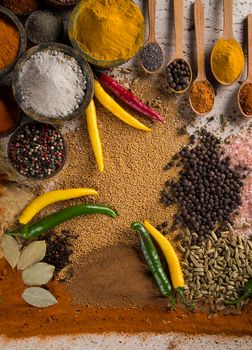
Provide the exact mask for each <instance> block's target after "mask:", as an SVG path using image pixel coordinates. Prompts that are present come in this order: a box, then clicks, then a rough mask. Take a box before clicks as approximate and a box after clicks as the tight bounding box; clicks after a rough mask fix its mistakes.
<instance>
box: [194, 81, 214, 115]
mask: <svg viewBox="0 0 252 350" xmlns="http://www.w3.org/2000/svg"><path fill="white" fill-rule="evenodd" d="M190 101H191V104H192V107H193V108H194V109H195V110H196V111H197V112H199V113H202V114H205V113H208V112H210V111H211V109H212V108H213V104H214V90H213V88H212V86H211V85H210V84H209V83H208V82H207V81H196V82H195V83H194V84H193V86H192V89H191V91H190Z"/></svg>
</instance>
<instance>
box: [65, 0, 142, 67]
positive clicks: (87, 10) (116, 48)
mask: <svg viewBox="0 0 252 350" xmlns="http://www.w3.org/2000/svg"><path fill="white" fill-rule="evenodd" d="M69 34H70V36H72V38H74V39H75V40H76V42H77V43H78V45H79V47H80V48H81V49H82V50H83V51H84V52H85V53H87V54H88V55H89V56H91V57H92V58H95V59H98V60H106V61H126V60H128V59H130V58H131V57H132V56H134V55H135V54H136V53H137V51H138V50H139V49H140V47H141V46H142V43H143V37H144V18H143V15H142V13H141V11H140V9H139V8H138V7H137V6H136V5H135V4H134V3H133V2H132V1H131V0H84V1H82V2H81V3H80V5H79V11H78V12H77V14H76V18H75V21H74V25H73V31H72V32H71V33H69Z"/></svg>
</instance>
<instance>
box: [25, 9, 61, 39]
mask: <svg viewBox="0 0 252 350" xmlns="http://www.w3.org/2000/svg"><path fill="white" fill-rule="evenodd" d="M25 29H26V34H27V37H28V39H29V40H30V41H31V42H33V43H35V44H41V43H44V42H48V41H55V42H56V41H58V39H59V36H60V34H61V31H62V22H61V19H60V17H57V16H55V15H54V14H53V13H52V12H49V11H36V12H33V13H32V14H31V15H30V16H29V17H28V18H27V20H26V22H25Z"/></svg>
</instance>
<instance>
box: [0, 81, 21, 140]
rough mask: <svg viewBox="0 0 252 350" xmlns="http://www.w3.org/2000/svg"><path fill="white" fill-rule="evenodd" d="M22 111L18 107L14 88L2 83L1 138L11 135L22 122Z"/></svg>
mask: <svg viewBox="0 0 252 350" xmlns="http://www.w3.org/2000/svg"><path fill="white" fill-rule="evenodd" d="M21 118H22V111H21V109H20V108H19V107H18V105H17V103H16V100H15V97H14V95H13V92H12V89H11V88H10V87H9V86H6V85H0V138H2V137H6V136H8V135H10V134H11V133H12V132H13V131H14V130H15V129H16V128H17V127H18V126H19V124H20V121H21Z"/></svg>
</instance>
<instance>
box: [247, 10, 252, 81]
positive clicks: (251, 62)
mask: <svg viewBox="0 0 252 350" xmlns="http://www.w3.org/2000/svg"><path fill="white" fill-rule="evenodd" d="M247 79H248V80H252V14H250V15H248V78H247Z"/></svg>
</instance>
